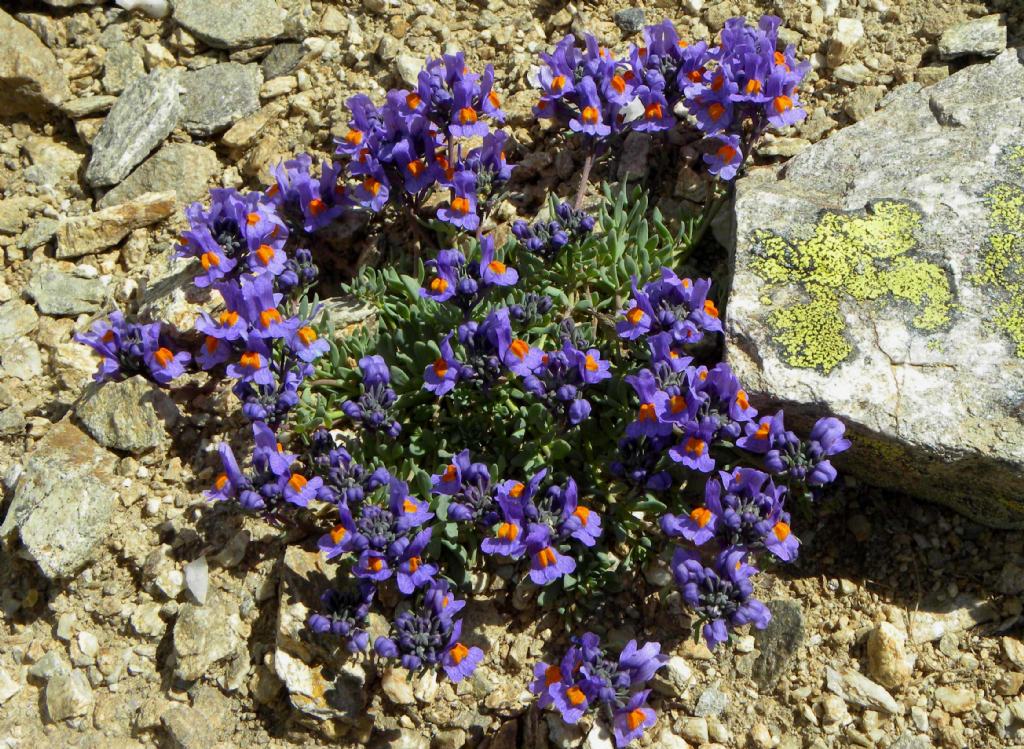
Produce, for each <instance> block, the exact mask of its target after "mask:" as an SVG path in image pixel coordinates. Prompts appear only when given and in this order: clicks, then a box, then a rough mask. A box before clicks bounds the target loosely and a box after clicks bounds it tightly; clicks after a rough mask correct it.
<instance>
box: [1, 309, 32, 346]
mask: <svg viewBox="0 0 1024 749" xmlns="http://www.w3.org/2000/svg"><path fill="white" fill-rule="evenodd" d="M38 324H39V315H37V314H36V311H35V309H34V308H33V307H32V305H31V304H25V302H23V301H21V300H20V299H11V300H10V301H7V302H4V303H3V304H0V350H3V349H5V348H7V347H8V346H9V345H10V344H12V343H14V342H15V341H17V340H18V339H19V338H21V337H22V336H25V335H28V334H29V333H31V332H32V331H33V330H35V329H36V326H37V325H38Z"/></svg>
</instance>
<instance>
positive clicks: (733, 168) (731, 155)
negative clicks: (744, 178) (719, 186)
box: [704, 134, 743, 181]
mask: <svg viewBox="0 0 1024 749" xmlns="http://www.w3.org/2000/svg"><path fill="white" fill-rule="evenodd" d="M712 143H713V144H714V145H713V148H714V150H713V151H712V152H711V153H706V154H704V163H705V164H707V165H708V171H709V172H710V173H711V174H713V175H715V176H716V177H718V178H720V179H724V180H727V181H728V180H731V179H733V178H734V177H735V176H736V172H737V171H738V170H739V168H740V164H742V163H743V153H742V151H740V138H739V136H738V135H733V134H723V135H716V136H715V137H714V138H713V139H712Z"/></svg>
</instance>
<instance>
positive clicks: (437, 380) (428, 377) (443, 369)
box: [423, 333, 462, 398]
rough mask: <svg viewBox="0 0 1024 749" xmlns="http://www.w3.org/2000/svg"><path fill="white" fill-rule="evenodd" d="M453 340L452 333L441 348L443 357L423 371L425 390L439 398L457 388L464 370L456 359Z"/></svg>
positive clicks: (446, 337)
mask: <svg viewBox="0 0 1024 749" xmlns="http://www.w3.org/2000/svg"><path fill="white" fill-rule="evenodd" d="M451 338H452V334H451V333H449V334H448V335H446V336H445V337H444V339H443V340H442V341H441V345H440V347H439V348H440V352H441V355H440V356H439V357H438V358H437V359H435V360H434V362H433V364H428V365H427V367H426V369H424V370H423V389H424V390H429V391H430V392H431V393H433V394H434V395H436V396H437V397H438V398H440V397H441V396H442V395H444V394H445V393H447V392H449V391H451V390H452V388H454V387H455V385H456V383H457V382H458V381H459V372H460V371H461V368H462V365H461V363H460V362H459V361H458V360H457V359H456V358H455V352H453V351H452V345H451Z"/></svg>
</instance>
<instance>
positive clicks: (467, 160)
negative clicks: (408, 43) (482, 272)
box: [337, 52, 512, 231]
mask: <svg viewBox="0 0 1024 749" xmlns="http://www.w3.org/2000/svg"><path fill="white" fill-rule="evenodd" d="M348 108H349V111H350V112H351V114H352V119H351V120H350V122H349V130H348V133H346V134H345V135H344V136H343V137H341V138H339V139H338V141H337V145H338V149H337V154H338V155H339V156H341V157H343V159H344V163H345V171H346V174H347V177H348V178H349V179H351V180H353V181H354V182H355V187H354V188H352V189H351V190H350V191H349V194H348V196H347V197H348V198H349V199H351V200H352V202H353V203H354V204H356V205H358V206H360V207H362V208H364V209H366V210H369V211H372V212H374V213H378V212H380V211H381V210H383V209H384V207H385V206H386V205H388V204H392V205H398V206H409V207H413V208H418V207H419V206H421V205H422V204H423V202H424V201H425V200H426V198H427V197H428V196H429V194H430V192H431V191H432V190H433V189H434V188H437V187H440V188H443V189H446V190H447V191H448V193H449V199H448V202H447V203H446V204H445V205H444V206H442V207H441V208H440V209H439V210H438V211H437V217H438V218H439V219H440V220H442V221H445V222H447V223H449V224H451V225H452V226H455V227H457V228H460V229H464V230H467V231H475V230H476V229H477V228H479V226H480V223H481V219H482V216H483V214H484V213H485V211H486V209H487V207H488V206H489V204H490V203H491V201H492V200H493V199H494V198H495V197H496V196H497V195H499V194H500V192H501V189H502V187H503V186H504V183H505V182H507V181H508V179H509V177H510V176H511V174H512V167H511V166H510V165H509V164H508V162H507V160H506V156H505V148H506V143H507V140H508V136H507V135H506V134H505V132H504V131H502V130H495V131H492V130H491V128H490V126H489V125H488V124H487V121H488V120H491V121H494V122H499V123H500V122H504V113H503V112H502V111H501V101H500V100H499V98H498V95H497V93H496V92H495V90H494V69H493V67H491V66H490V65H488V66H487V68H486V69H485V70H484V73H483V75H477V74H475V73H471V72H469V71H468V70H467V68H466V63H465V58H464V56H463V55H462V53H461V52H460V53H458V54H455V55H444V56H443V57H442V58H441V59H439V60H436V59H435V60H428V61H427V65H426V68H425V69H424V70H422V71H420V74H419V79H418V82H417V86H416V89H415V90H411V91H410V90H404V89H403V90H391V91H388V93H387V96H386V98H385V101H384V104H383V106H381V107H377V106H375V105H374V104H373V102H372V101H371V100H370V98H369V97H368V96H366V95H365V94H357V95H356V96H353V97H352V98H350V99H349V100H348ZM468 138H480V139H481V143H480V145H479V146H477V147H475V148H472V149H469V150H467V151H465V152H464V151H463V143H462V142H461V141H462V140H463V139H468Z"/></svg>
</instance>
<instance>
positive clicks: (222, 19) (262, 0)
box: [174, 0, 284, 49]
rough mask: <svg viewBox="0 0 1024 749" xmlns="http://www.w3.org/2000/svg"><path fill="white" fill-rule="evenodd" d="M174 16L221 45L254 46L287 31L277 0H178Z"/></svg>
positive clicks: (198, 35)
mask: <svg viewBox="0 0 1024 749" xmlns="http://www.w3.org/2000/svg"><path fill="white" fill-rule="evenodd" d="M174 20H175V21H177V22H178V23H180V24H181V25H182V26H184V27H185V28H186V29H188V30H189V31H190V32H192V35H193V36H195V37H196V39H199V40H201V41H204V42H206V43H207V44H209V45H210V46H211V47H218V48H220V49H245V48H246V47H254V46H256V45H257V44H265V43H267V42H269V41H271V40H273V39H276V38H278V37H279V36H281V35H283V34H284V14H283V13H282V12H281V8H280V7H279V6H278V5H277V3H276V2H274V0H247V2H246V3H244V4H240V3H238V2H235V0H176V1H175V3H174Z"/></svg>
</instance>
